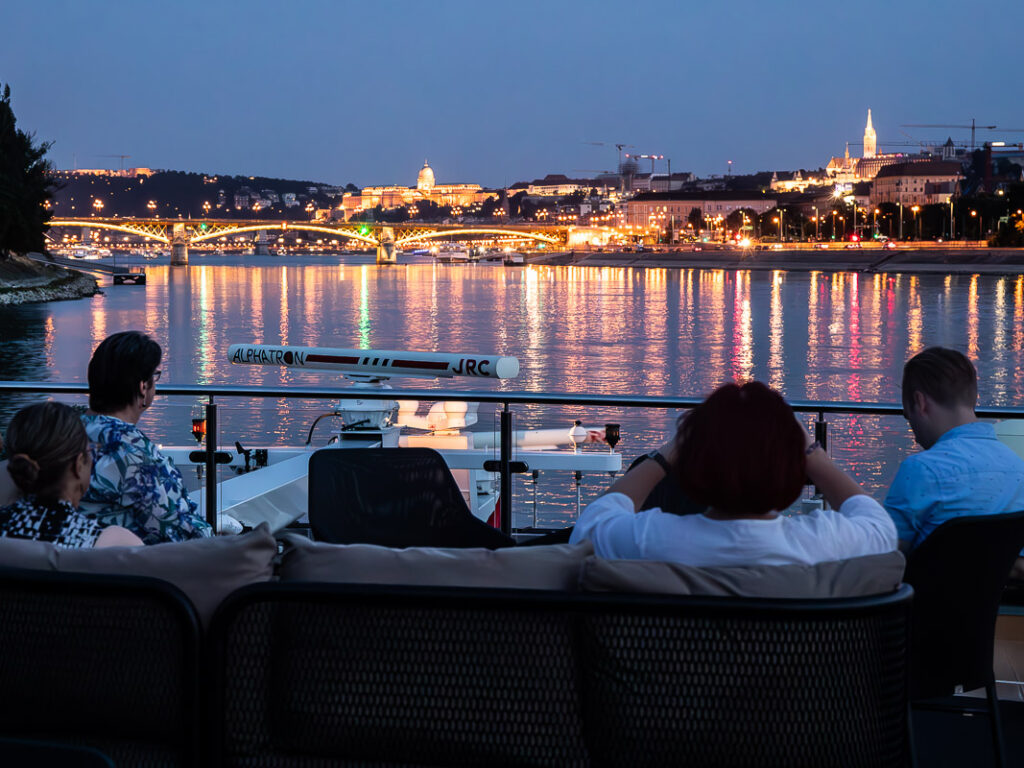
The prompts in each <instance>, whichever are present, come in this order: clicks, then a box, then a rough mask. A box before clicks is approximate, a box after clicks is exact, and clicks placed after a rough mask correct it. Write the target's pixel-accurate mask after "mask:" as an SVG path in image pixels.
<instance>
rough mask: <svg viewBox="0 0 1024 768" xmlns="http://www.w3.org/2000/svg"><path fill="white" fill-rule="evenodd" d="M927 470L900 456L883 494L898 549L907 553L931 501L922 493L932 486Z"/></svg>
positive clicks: (912, 460) (933, 483) (910, 459)
mask: <svg viewBox="0 0 1024 768" xmlns="http://www.w3.org/2000/svg"><path fill="white" fill-rule="evenodd" d="M929 473H930V470H929V469H928V467H926V466H925V465H923V464H921V463H920V462H917V461H915V460H914V459H913V457H909V458H907V459H904V460H903V463H902V464H900V468H899V470H898V471H897V472H896V477H895V478H893V481H892V485H890V486H889V493H888V494H886V497H885V505H884V506H885V511H886V512H888V513H889V517H891V518H892V521H893V523H895V525H896V533H897V535H898V536H899V540H900V550H901V551H902V552H909V551H910V550H911V549H913V548H914V546H915V545H916V544H917V543H918V542H919V541H920V538H921V533H922V530H921V520H922V517H923V515H924V514H925V513H926V511H927V509H928V507H929V506H930V503H931V501H932V500H931V499H927V498H924V497H923V496H922V489H924V488H934V487H935V480H934V477H928V476H927V475H928V474H929Z"/></svg>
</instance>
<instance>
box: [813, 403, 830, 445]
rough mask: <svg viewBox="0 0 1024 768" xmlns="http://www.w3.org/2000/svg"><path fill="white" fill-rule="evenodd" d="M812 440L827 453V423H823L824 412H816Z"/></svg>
mask: <svg viewBox="0 0 1024 768" xmlns="http://www.w3.org/2000/svg"><path fill="white" fill-rule="evenodd" d="M814 439H815V440H817V441H818V442H819V443H821V448H822V450H824V451H825V452H826V453H827V452H828V422H827V421H825V412H824V411H818V420H817V421H815V422H814Z"/></svg>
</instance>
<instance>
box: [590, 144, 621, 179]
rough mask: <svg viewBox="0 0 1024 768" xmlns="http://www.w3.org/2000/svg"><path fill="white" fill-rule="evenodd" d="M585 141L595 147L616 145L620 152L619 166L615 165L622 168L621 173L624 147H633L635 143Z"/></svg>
mask: <svg viewBox="0 0 1024 768" xmlns="http://www.w3.org/2000/svg"><path fill="white" fill-rule="evenodd" d="M583 143H584V144H591V145H593V146H595V147H615V149H617V150H618V152H619V164H618V165H617V166H615V167H616V168H619V169H620V171H619V172H620V173H621V168H622V150H623V149H633V145H632V144H625V143H622V142H616V141H584V142H583ZM626 157H629V155H626Z"/></svg>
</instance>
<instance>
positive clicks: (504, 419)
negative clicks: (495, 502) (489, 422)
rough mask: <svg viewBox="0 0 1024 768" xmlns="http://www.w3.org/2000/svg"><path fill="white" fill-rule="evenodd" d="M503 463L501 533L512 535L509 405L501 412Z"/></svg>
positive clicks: (510, 424) (500, 457)
mask: <svg viewBox="0 0 1024 768" xmlns="http://www.w3.org/2000/svg"><path fill="white" fill-rule="evenodd" d="M498 458H499V461H500V463H501V493H500V495H499V499H500V503H501V531H502V533H507V534H511V533H512V470H511V467H510V464H511V462H512V414H511V413H510V412H509V410H508V403H505V407H504V408H503V409H502V411H501V455H500V456H499V457H498Z"/></svg>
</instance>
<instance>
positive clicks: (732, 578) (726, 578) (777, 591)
mask: <svg viewBox="0 0 1024 768" xmlns="http://www.w3.org/2000/svg"><path fill="white" fill-rule="evenodd" d="M905 565H906V559H905V558H904V557H903V555H902V554H901V553H899V552H886V553H885V554H881V555H866V556H864V557H854V558H850V559H849V560H836V561H832V562H826V563H818V564H817V565H750V566H741V567H735V566H734V567H708V568H695V567H693V566H689V565H681V564H679V563H664V562H657V561H653V560H605V559H602V558H599V557H588V558H587V559H586V562H585V563H584V564H583V569H582V571H581V575H580V589H582V590H583V591H584V592H651V593H661V594H670V595H717V596H732V597H774V598H829V597H859V596H864V595H877V594H883V593H886V592H892V591H893V590H895V589H896V588H897V587H898V586H899V584H900V582H901V581H902V579H903V568H904V566H905Z"/></svg>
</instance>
